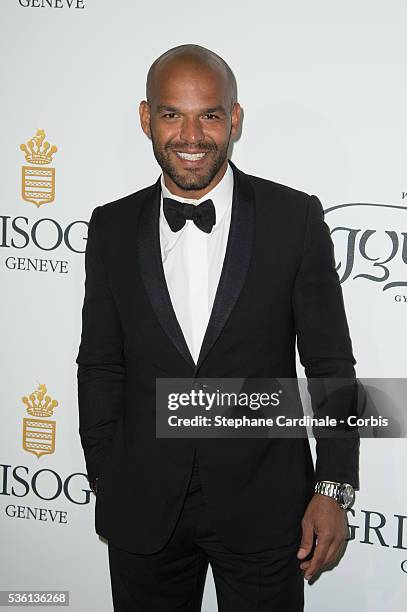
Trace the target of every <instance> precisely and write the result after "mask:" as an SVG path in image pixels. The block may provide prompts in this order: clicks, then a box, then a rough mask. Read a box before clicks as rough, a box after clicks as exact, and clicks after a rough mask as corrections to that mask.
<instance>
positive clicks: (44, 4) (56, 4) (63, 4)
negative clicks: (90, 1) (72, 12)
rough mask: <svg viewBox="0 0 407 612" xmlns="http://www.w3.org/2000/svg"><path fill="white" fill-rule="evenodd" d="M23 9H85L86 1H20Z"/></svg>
mask: <svg viewBox="0 0 407 612" xmlns="http://www.w3.org/2000/svg"><path fill="white" fill-rule="evenodd" d="M18 4H19V5H20V6H22V7H23V8H51V9H62V8H68V9H71V8H72V9H84V8H85V0H18Z"/></svg>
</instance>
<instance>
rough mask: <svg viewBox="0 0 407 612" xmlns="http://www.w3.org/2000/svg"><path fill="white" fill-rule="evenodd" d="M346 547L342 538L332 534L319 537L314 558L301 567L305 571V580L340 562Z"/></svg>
mask: <svg viewBox="0 0 407 612" xmlns="http://www.w3.org/2000/svg"><path fill="white" fill-rule="evenodd" d="M344 545H345V542H344V540H343V538H342V537H341V536H336V535H332V534H324V535H323V536H318V539H317V543H316V546H315V552H314V554H313V556H312V558H311V559H310V560H309V561H305V562H304V563H302V564H301V565H300V567H301V569H302V570H304V571H305V574H304V578H305V580H310V579H311V578H312V577H313V576H314V574H316V573H317V572H319V571H320V570H322V569H323V568H325V567H327V566H329V565H333V564H334V563H335V562H336V561H337V560H338V558H339V555H340V553H341V552H342V550H343V547H344Z"/></svg>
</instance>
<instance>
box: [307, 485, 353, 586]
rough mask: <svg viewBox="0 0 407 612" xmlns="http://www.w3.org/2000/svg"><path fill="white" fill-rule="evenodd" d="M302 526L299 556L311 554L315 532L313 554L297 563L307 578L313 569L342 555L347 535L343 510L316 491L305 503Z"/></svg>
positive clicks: (323, 566)
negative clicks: (306, 559) (306, 503)
mask: <svg viewBox="0 0 407 612" xmlns="http://www.w3.org/2000/svg"><path fill="white" fill-rule="evenodd" d="M301 526H302V540H301V544H300V548H299V550H298V553H297V557H298V559H304V558H305V557H307V556H308V555H309V554H310V552H311V549H312V545H313V542H314V533H315V534H316V536H317V542H316V545H315V550H314V554H313V555H312V557H311V559H309V560H308V561H304V562H303V563H301V565H300V567H301V569H302V570H304V571H305V574H304V578H305V580H310V579H311V578H312V577H313V576H314V574H315V573H316V572H318V571H319V570H321V569H323V568H325V567H327V566H330V565H332V564H334V563H335V562H336V561H337V560H338V558H339V556H340V555H341V553H342V551H343V548H344V544H345V541H346V538H347V537H348V534H349V530H348V522H347V518H346V510H344V509H343V508H341V506H340V505H339V504H338V502H337V501H336V500H335V499H333V498H332V497H329V496H328V495H321V494H320V493H315V494H314V496H313V498H312V499H311V501H310V502H309V504H308V506H307V509H306V511H305V514H304V516H303V519H302V522H301Z"/></svg>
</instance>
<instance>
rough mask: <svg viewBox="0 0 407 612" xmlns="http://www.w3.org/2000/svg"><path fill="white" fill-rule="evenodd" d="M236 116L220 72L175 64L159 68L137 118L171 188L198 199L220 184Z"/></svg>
mask: <svg viewBox="0 0 407 612" xmlns="http://www.w3.org/2000/svg"><path fill="white" fill-rule="evenodd" d="M239 116H240V107H239V105H238V104H235V105H233V108H232V103H231V100H230V93H229V89H228V81H227V79H226V76H225V75H224V74H223V71H222V70H221V69H219V68H216V67H214V68H209V67H206V66H199V67H197V66H193V65H191V64H187V63H182V62H179V61H178V62H172V63H170V64H169V65H166V66H163V67H162V68H160V69H158V70H157V72H156V75H155V77H154V86H153V87H152V94H151V100H150V104H148V103H147V102H145V101H143V102H142V103H141V104H140V118H141V124H142V127H143V130H144V132H145V133H146V134H147V135H148V136H149V137H150V138H151V140H152V144H153V151H154V155H155V157H156V159H157V162H158V164H159V165H160V166H161V168H162V170H163V172H164V174H165V175H167V176H166V177H165V178H166V179H167V180H166V183H167V186H168V187H170V189H171V187H172V188H173V191H174V192H175V193H176V192H177V191H178V195H180V194H182V192H184V191H187V192H188V196H189V197H200V196H201V195H203V192H204V191H205V190H206V191H209V189H211V188H212V186H213V185H214V184H216V183H217V182H219V180H220V178H221V177H222V176H223V173H224V171H225V170H226V166H227V152H228V146H229V141H230V139H231V137H232V136H233V135H234V134H235V133H236V131H237V129H238V123H239ZM168 179H169V180H168ZM174 187H175V189H174ZM177 188H178V189H177ZM188 196H187V197H188Z"/></svg>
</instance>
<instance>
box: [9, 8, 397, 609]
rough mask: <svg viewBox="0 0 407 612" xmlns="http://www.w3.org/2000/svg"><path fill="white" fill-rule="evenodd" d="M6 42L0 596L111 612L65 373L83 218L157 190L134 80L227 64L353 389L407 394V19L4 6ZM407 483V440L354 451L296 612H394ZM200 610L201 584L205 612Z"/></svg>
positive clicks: (367, 443) (252, 167)
mask: <svg viewBox="0 0 407 612" xmlns="http://www.w3.org/2000/svg"><path fill="white" fill-rule="evenodd" d="M0 21H1V24H2V29H3V33H2V36H1V45H2V52H1V65H2V102H1V104H2V113H1V116H2V129H1V141H2V146H1V149H0V165H1V182H0V207H1V208H0V273H1V301H0V309H1V318H0V321H1V349H2V350H1V354H2V363H1V374H2V384H1V409H0V410H1V427H0V532H1V547H0V567H1V571H0V590H6V589H7V590H47V591H59V590H62V591H69V602H70V606H71V609H73V610H75V611H78V612H85V611H86V610H88V609H89V608H90V606H94V607H95V609H97V610H99V611H100V612H108V611H110V610H112V609H113V608H112V602H111V593H110V577H109V570H108V558H107V546H106V542H105V541H103V539H101V538H100V537H99V536H98V535H97V534H96V533H95V531H94V504H95V498H94V495H93V494H92V493H91V492H90V490H89V486H88V482H87V479H86V476H85V464H84V459H83V454H82V448H81V445H80V439H79V434H78V407H77V386H76V364H75V358H76V355H77V351H78V347H79V339H80V332H81V308H82V301H83V294H84V251H85V247H86V237H87V224H88V221H89V218H90V215H91V212H92V210H93V208H94V207H95V206H98V205H100V204H104V203H106V202H109V201H112V200H115V199H117V198H119V197H121V196H124V195H126V194H129V193H131V192H134V191H136V190H137V189H140V188H142V187H144V186H146V185H149V184H151V183H152V182H154V181H155V180H156V179H157V177H158V176H159V172H160V169H159V168H158V166H157V165H156V162H155V160H154V157H153V154H152V150H151V143H150V141H148V140H147V139H146V138H145V136H144V135H143V133H142V131H141V128H140V126H139V119H138V104H139V102H140V100H142V99H143V98H144V96H145V77H146V73H147V70H148V68H149V66H150V64H151V63H152V62H153V60H154V59H155V58H156V57H157V56H158V55H160V54H161V53H162V52H163V51H165V50H166V49H168V48H170V47H173V46H175V45H178V44H182V43H196V44H200V45H203V46H206V47H208V48H210V49H212V50H214V51H215V52H217V53H218V54H220V55H221V56H222V57H223V58H224V59H225V60H226V61H227V62H228V63H229V64H230V66H231V67H232V69H233V71H234V73H235V75H236V78H237V82H238V88H239V100H240V102H241V104H242V106H243V109H244V121H243V130H242V136H241V138H240V139H239V141H238V142H237V143H236V144H235V145H234V148H233V155H232V159H233V161H234V162H235V163H236V164H237V166H238V167H240V168H241V169H242V170H244V171H246V172H248V173H250V174H255V175H258V176H262V177H265V178H268V179H272V180H274V181H277V182H280V183H285V184H287V185H291V186H292V187H295V188H297V189H301V190H303V191H306V192H308V193H315V194H316V195H318V196H319V197H320V199H321V201H322V203H323V206H324V208H325V218H326V221H327V223H328V225H329V226H330V228H331V231H332V236H333V240H334V244H335V257H336V262H337V266H338V273H339V275H340V278H341V282H342V287H343V293H344V299H345V304H346V308H347V313H348V319H349V326H350V330H351V336H352V340H353V346H354V354H355V357H356V359H357V365H356V369H357V374H358V376H359V377H361V378H363V377H376V378H382V379H395V378H405V377H406V356H405V345H406V331H407V329H406V328H407V325H406V318H407V170H406V167H407V166H406V153H405V148H406V108H407V87H406V82H405V73H406V67H407V66H406V64H407V53H406V51H407V42H406V35H405V23H406V21H407V7H406V5H405V3H404V2H402V1H401V0H399V1H395V2H390V3H388V4H387V5H385V4H384V3H378V2H373V3H372V2H369V1H367V0H360V1H359V2H354V1H348V0H345V1H344V2H341V3H340V4H338V3H337V4H336V5H333V4H332V3H327V2H324V1H323V0H317V1H315V2H312V1H311V2H308V3H302V2H300V1H299V0H297V1H296V2H291V3H284V2H283V1H281V2H277V1H273V0H271V1H269V2H262V1H259V0H254V2H252V3H250V5H249V4H247V2H243V1H242V0H235V1H234V2H228V1H226V2H224V3H221V4H219V5H217V6H211V5H208V6H206V5H200V4H199V3H195V4H192V5H191V4H185V3H183V2H181V1H180V0H174V1H173V2H172V3H170V4H168V3H164V2H161V1H158V2H156V3H153V4H150V5H147V4H146V3H139V2H136V1H134V0H115V1H113V0H49V1H47V0H3V2H2V3H1V6H0ZM281 265H282V266H284V262H283V261H282V262H281ZM123 266H125V267H127V268H128V274H129V282H131V273H132V267H133V266H135V262H131V261H123ZM298 371H299V374H300V375H303V374H302V369H301V367H299V370H298ZM311 445H312V448H314V445H313V441H311ZM406 462H407V448H406V441H405V439H402V438H400V439H364V440H362V444H361V478H360V481H361V490H360V491H359V492H358V493H357V499H356V503H355V505H354V506H353V508H352V509H351V510H350V511H349V514H348V516H349V524H350V533H351V539H350V541H349V543H348V546H347V551H346V554H345V556H344V557H343V558H342V560H341V561H340V563H339V564H338V566H337V567H336V568H334V569H333V570H331V571H327V572H325V573H323V574H322V575H321V577H320V578H319V579H318V580H316V581H315V583H314V584H312V585H309V584H306V586H305V591H306V610H313V611H315V612H318V611H320V612H323V611H325V610H326V609H327V608H328V606H329V609H330V611H331V612H342V610H343V609H348V610H352V611H360V612H367V611H369V612H379V611H380V612H381V611H382V610H383V609H384V608H386V609H387V610H391V612H399V611H400V612H401V611H402V610H404V607H405V598H406V595H407V492H406V486H405V466H406ZM118 520H120V509H119V508H118ZM43 608H44V610H45V609H46V607H45V606H44V607H43ZM41 609H42V608H41ZM216 609H217V608H216V596H215V589H214V584H213V579H212V575H211V573H210V572H209V573H208V578H207V583H206V588H205V596H204V605H203V610H204V611H205V612H209V611H211V612H212V611H213V612H214V611H215V610H216Z"/></svg>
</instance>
